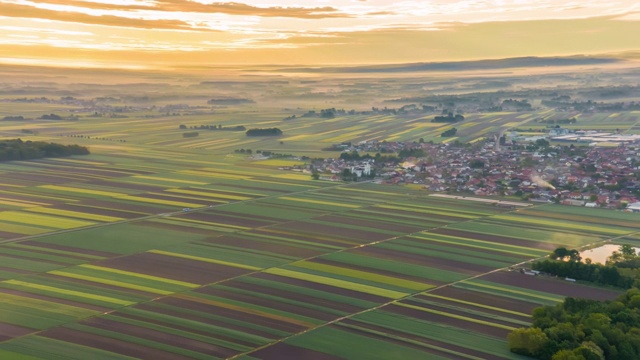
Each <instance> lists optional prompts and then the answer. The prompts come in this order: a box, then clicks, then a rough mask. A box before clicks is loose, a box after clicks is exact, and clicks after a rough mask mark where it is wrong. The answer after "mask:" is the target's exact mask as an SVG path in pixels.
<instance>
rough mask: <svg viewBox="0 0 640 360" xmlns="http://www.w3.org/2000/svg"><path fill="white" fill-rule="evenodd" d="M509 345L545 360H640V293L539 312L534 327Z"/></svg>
mask: <svg viewBox="0 0 640 360" xmlns="http://www.w3.org/2000/svg"><path fill="white" fill-rule="evenodd" d="M508 342H509V347H510V349H511V351H512V352H514V353H517V354H521V355H526V356H531V357H534V358H537V359H542V360H569V359H571V360H605V359H607V360H628V359H640V290H639V289H638V288H633V289H630V290H627V292H626V293H624V294H623V295H621V296H620V297H618V298H617V299H616V300H614V301H596V300H586V299H577V298H571V297H568V298H566V299H565V301H564V302H562V303H560V304H557V305H555V306H543V307H539V308H536V309H535V310H534V311H533V324H532V327H530V328H520V329H516V330H514V331H512V332H511V333H509V336H508Z"/></svg>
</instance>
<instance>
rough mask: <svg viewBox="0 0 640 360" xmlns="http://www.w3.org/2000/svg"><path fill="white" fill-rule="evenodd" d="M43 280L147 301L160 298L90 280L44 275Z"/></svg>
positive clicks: (143, 292)
mask: <svg viewBox="0 0 640 360" xmlns="http://www.w3.org/2000/svg"><path fill="white" fill-rule="evenodd" d="M40 276H41V277H42V278H44V279H48V278H50V279H54V280H62V281H65V282H69V283H73V284H80V285H85V286H89V287H94V288H100V289H108V290H113V291H116V292H117V293H118V292H119V293H121V294H127V295H131V296H139V297H142V298H145V299H151V298H152V297H155V296H158V294H156V293H148V292H145V291H141V290H133V289H127V288H123V287H120V286H115V285H108V284H101V283H97V282H93V281H89V280H81V279H74V278H70V277H66V276H61V275H52V274H48V273H45V274H42V275H40Z"/></svg>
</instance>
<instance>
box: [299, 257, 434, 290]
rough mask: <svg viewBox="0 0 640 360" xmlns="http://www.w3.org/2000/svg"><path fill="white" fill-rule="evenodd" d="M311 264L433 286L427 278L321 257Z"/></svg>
mask: <svg viewBox="0 0 640 360" xmlns="http://www.w3.org/2000/svg"><path fill="white" fill-rule="evenodd" d="M372 260H374V261H375V259H372ZM309 262H313V263H318V264H326V265H331V266H337V267H341V268H344V269H353V270H358V271H363V272H367V273H371V274H378V275H384V276H389V277H394V278H397V279H398V280H411V281H415V282H419V283H423V284H428V285H431V280H427V279H425V278H421V277H418V276H412V275H406V274H402V273H397V272H393V271H387V270H381V269H376V268H375V267H364V266H359V265H354V264H349V263H343V262H338V261H332V260H327V259H323V258H321V257H319V258H315V259H312V260H309Z"/></svg>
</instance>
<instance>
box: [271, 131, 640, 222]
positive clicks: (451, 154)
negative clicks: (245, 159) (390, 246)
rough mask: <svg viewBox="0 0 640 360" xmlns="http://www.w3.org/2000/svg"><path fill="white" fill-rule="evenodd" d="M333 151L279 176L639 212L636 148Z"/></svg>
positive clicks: (511, 145)
mask: <svg viewBox="0 0 640 360" xmlns="http://www.w3.org/2000/svg"><path fill="white" fill-rule="evenodd" d="M334 147H337V148H340V149H342V151H343V152H342V154H341V156H340V158H337V159H323V160H315V161H312V162H311V163H308V164H306V165H305V166H303V167H297V169H296V168H284V170H297V171H303V172H306V173H310V174H311V175H312V176H314V178H317V179H321V180H331V181H361V180H363V179H366V178H373V177H375V181H377V182H380V183H384V184H398V185H402V184H414V185H420V186H421V187H422V188H423V189H425V190H428V191H432V192H445V193H451V194H468V195H475V196H508V197H516V198H519V199H522V200H528V201H532V202H544V203H560V204H564V205H571V206H586V207H602V208H610V209H619V210H626V211H633V212H640V202H639V199H640V176H639V174H640V172H639V169H640V160H638V159H639V158H638V156H639V155H640V144H639V143H637V142H622V143H620V144H619V145H618V146H615V147H599V146H575V145H574V144H570V145H568V144H559V145H551V144H550V143H549V142H548V141H547V140H545V139H537V140H536V141H535V142H524V143H522V142H518V143H516V142H515V141H508V142H507V141H504V139H502V140H498V141H497V142H496V141H491V140H485V141H483V142H478V143H475V144H451V143H446V144H433V143H424V142H386V141H382V142H379V141H367V142H362V143H359V144H350V143H343V144H338V145H334ZM371 153H375V156H371V155H368V154H371ZM360 154H366V155H360ZM387 154H409V155H415V156H398V157H394V156H386V155H387Z"/></svg>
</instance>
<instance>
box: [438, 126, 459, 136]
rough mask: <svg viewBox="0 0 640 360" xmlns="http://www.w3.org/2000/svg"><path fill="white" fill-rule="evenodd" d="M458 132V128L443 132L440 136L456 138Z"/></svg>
mask: <svg viewBox="0 0 640 360" xmlns="http://www.w3.org/2000/svg"><path fill="white" fill-rule="evenodd" d="M457 132H458V129H456V128H451V129H449V130H445V131H443V132H442V134H440V136H442V137H452V136H454V135H455V134H456V133H457Z"/></svg>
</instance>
